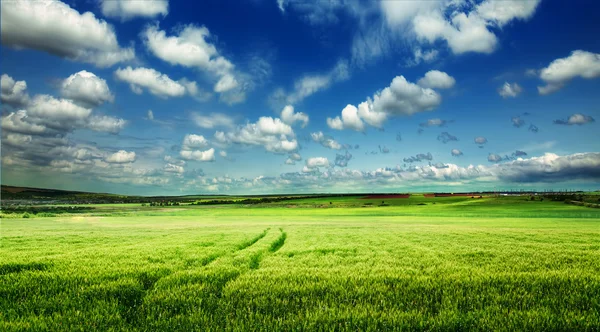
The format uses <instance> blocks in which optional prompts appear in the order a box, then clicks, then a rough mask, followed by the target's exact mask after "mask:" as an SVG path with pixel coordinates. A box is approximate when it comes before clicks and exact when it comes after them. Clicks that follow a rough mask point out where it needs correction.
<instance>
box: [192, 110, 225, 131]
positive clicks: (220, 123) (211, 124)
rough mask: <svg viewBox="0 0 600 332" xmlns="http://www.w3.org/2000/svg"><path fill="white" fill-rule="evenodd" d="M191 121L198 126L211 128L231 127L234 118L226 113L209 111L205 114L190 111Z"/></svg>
mask: <svg viewBox="0 0 600 332" xmlns="http://www.w3.org/2000/svg"><path fill="white" fill-rule="evenodd" d="M190 117H191V119H192V121H193V122H194V123H195V124H196V126H198V127H200V128H206V129H212V128H216V127H229V128H231V127H233V126H234V125H235V120H234V119H233V118H232V117H230V116H229V115H227V114H223V113H210V114H207V115H204V114H201V113H197V112H192V113H191V115H190Z"/></svg>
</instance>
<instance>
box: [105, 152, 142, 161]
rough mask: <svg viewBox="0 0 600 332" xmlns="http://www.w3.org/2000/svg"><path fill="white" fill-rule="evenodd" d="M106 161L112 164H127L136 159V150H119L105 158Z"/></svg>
mask: <svg viewBox="0 0 600 332" xmlns="http://www.w3.org/2000/svg"><path fill="white" fill-rule="evenodd" d="M105 161H106V162H107V163H110V164H126V163H132V162H134V161H135V152H133V151H132V152H127V151H125V150H119V151H118V152H115V153H113V154H111V155H109V156H108V157H106V158H105Z"/></svg>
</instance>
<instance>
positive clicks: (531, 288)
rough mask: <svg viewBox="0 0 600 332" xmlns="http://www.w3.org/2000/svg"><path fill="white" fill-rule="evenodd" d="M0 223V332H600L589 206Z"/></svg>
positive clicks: (110, 207) (329, 202) (356, 203)
mask: <svg viewBox="0 0 600 332" xmlns="http://www.w3.org/2000/svg"><path fill="white" fill-rule="evenodd" d="M86 206H88V207H92V208H93V209H91V210H84V211H77V213H64V214H60V215H45V217H42V216H31V217H30V218H22V217H21V216H20V215H16V214H14V215H8V214H6V215H3V218H2V219H1V229H0V231H1V234H0V239H1V240H0V241H1V243H0V330H1V331H44V330H69V331H73V330H75V331H94V330H96V331H167V330H168V331H193V330H196V331H223V330H227V331H247V330H263V331H290V330H326V331H331V330H336V331H346V330H352V331H356V330H365V331H386V330H390V331H398V330H407V331H408V330H410V331H414V330H485V331H490V330H506V331H515V330H534V331H535V330H537V331H542V330H544V331H552V330H554V331H556V330H560V331H567V330H568V331H575V330H577V331H599V330H600V209H592V208H588V207H583V206H574V205H568V204H564V203H562V202H552V201H548V200H545V201H539V200H536V201H530V200H529V199H528V197H483V198H481V199H478V198H470V197H447V198H446V197H443V198H441V197H440V198H426V197H423V196H418V195H417V196H413V197H411V198H410V199H364V198H360V197H321V198H299V199H296V200H287V201H281V202H273V203H269V204H257V205H252V206H245V205H214V206H198V205H181V206H169V207H160V206H152V207H149V206H141V204H100V205H93V204H92V205H86Z"/></svg>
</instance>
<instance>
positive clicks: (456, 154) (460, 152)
mask: <svg viewBox="0 0 600 332" xmlns="http://www.w3.org/2000/svg"><path fill="white" fill-rule="evenodd" d="M450 154H451V155H452V156H454V157H460V156H462V155H463V153H462V151H460V150H459V149H452V151H450Z"/></svg>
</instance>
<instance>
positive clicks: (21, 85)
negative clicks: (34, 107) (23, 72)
mask: <svg viewBox="0 0 600 332" xmlns="http://www.w3.org/2000/svg"><path fill="white" fill-rule="evenodd" d="M0 83H1V84H0V85H1V88H2V90H1V94H0V101H2V104H7V105H10V106H12V107H16V108H19V107H23V106H25V105H27V103H29V95H28V94H27V83H26V82H25V81H15V80H14V79H13V78H12V77H10V76H8V75H6V74H2V77H1V78H0Z"/></svg>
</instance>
